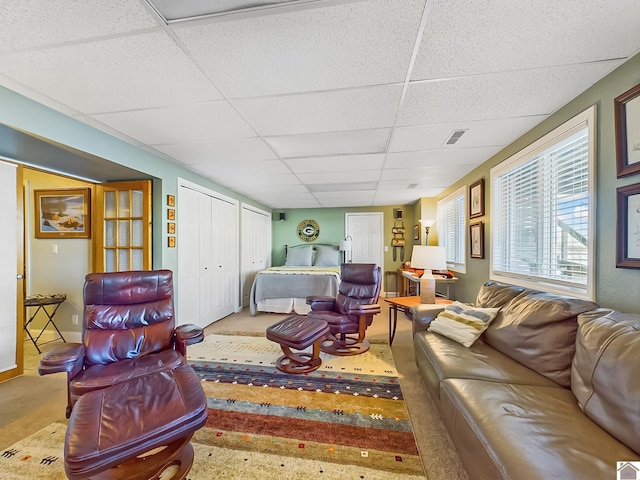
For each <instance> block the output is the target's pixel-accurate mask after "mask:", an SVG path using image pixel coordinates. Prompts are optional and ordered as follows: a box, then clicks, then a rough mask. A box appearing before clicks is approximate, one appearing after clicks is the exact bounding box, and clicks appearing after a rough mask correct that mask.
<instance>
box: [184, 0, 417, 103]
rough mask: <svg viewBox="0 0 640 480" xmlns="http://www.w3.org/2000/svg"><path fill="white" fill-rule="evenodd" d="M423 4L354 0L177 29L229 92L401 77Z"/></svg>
mask: <svg viewBox="0 0 640 480" xmlns="http://www.w3.org/2000/svg"><path fill="white" fill-rule="evenodd" d="M423 6H424V0H394V1H393V2H389V1H388V0H372V1H366V2H362V1H356V2H349V3H342V4H338V5H333V6H322V5H320V6H319V7H318V8H313V9H306V10H302V11H297V12H288V13H282V14H278V15H265V16H262V17H254V18H245V19H238V20H234V21H219V22H212V23H209V24H207V25H198V26H195V27H186V28H183V27H180V26H179V27H175V33H176V35H177V36H178V37H179V38H180V39H181V40H182V41H183V42H184V44H185V45H186V47H187V49H188V51H189V52H190V54H191V55H192V56H193V58H194V59H196V61H197V62H198V63H199V64H201V65H202V66H203V67H204V69H205V71H206V72H207V73H208V74H209V76H210V77H211V78H213V79H214V81H215V83H216V85H218V87H219V88H220V89H221V91H222V92H224V94H225V95H227V96H228V97H229V98H238V97H249V96H255V95H274V94H281V93H291V92H303V91H317V90H326V89H335V88H344V87H357V86H363V85H376V84H385V83H394V82H402V81H403V80H404V79H405V76H406V73H407V69H408V66H409V61H410V59H411V51H412V48H413V45H414V43H415V39H416V34H417V32H418V26H419V25H420V19H421V16H422V10H423ZM212 45H215V46H216V48H213V49H212V48H211V46H212Z"/></svg>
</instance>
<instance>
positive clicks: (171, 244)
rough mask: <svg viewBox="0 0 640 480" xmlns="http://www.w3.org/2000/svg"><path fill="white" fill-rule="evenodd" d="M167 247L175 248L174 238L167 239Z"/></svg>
mask: <svg viewBox="0 0 640 480" xmlns="http://www.w3.org/2000/svg"><path fill="white" fill-rule="evenodd" d="M167 247H169V248H176V237H167Z"/></svg>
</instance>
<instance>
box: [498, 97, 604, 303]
mask: <svg viewBox="0 0 640 480" xmlns="http://www.w3.org/2000/svg"><path fill="white" fill-rule="evenodd" d="M594 110H595V108H594V107H592V109H590V110H588V111H587V112H584V113H583V114H581V115H579V116H578V117H575V118H574V119H572V120H571V121H569V122H567V123H566V124H564V125H562V126H561V127H559V128H557V129H556V130H554V131H553V132H551V133H549V134H547V135H546V136H544V137H543V138H541V139H540V140H538V141H536V142H535V143H534V144H532V145H531V146H530V147H528V148H527V149H525V150H523V151H522V152H520V153H519V154H517V155H516V156H514V157H511V158H510V159H508V160H506V161H505V162H503V163H502V164H500V165H498V166H496V167H494V168H493V169H492V170H491V192H492V207H491V208H492V211H491V237H492V238H491V266H492V272H491V276H492V278H494V279H498V280H503V281H509V282H511V283H519V284H522V285H525V286H530V287H533V288H538V289H543V290H549V291H555V292H558V293H564V294H571V295H573V296H579V297H584V298H591V296H592V292H591V288H592V278H593V256H592V254H591V253H592V251H593V236H592V234H591V225H592V223H591V222H592V220H593V212H594V211H595V209H594V205H593V203H594V201H593V199H594V190H593V184H594V182H593V174H592V172H593V165H594V161H593V157H594V152H593V150H594V149H593V141H592V140H593V135H594V134H593V118H594V117H595V112H594Z"/></svg>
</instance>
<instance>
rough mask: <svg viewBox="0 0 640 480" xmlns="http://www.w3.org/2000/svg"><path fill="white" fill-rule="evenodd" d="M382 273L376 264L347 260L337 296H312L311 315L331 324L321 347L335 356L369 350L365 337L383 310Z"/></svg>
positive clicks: (309, 302) (309, 300)
mask: <svg viewBox="0 0 640 480" xmlns="http://www.w3.org/2000/svg"><path fill="white" fill-rule="evenodd" d="M381 283H382V272H381V270H380V267H378V266H377V265H375V264H373V263H343V264H342V266H341V280H340V286H339V287H338V295H337V297H335V298H334V297H327V296H310V297H307V304H309V305H310V306H311V311H310V312H309V313H308V314H307V315H308V317H309V318H313V319H318V320H324V321H326V322H327V323H328V324H329V335H328V337H327V339H326V340H325V341H324V342H323V343H322V345H321V347H320V348H321V349H322V351H323V352H325V353H330V354H333V355H357V354H360V353H364V352H366V351H367V350H369V342H368V341H367V340H366V339H365V334H366V331H367V327H368V326H369V325H371V323H372V322H373V316H374V315H376V314H377V313H380V305H378V304H377V302H378V297H379V296H380V287H381Z"/></svg>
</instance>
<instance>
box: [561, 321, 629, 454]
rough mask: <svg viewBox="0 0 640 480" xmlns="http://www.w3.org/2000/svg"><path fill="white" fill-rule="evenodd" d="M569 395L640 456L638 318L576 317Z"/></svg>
mask: <svg viewBox="0 0 640 480" xmlns="http://www.w3.org/2000/svg"><path fill="white" fill-rule="evenodd" d="M607 312H609V313H608V314H607V315H605V316H602V315H603V313H607ZM571 390H572V391H573V394H574V395H575V396H576V398H577V399H578V403H579V404H580V407H581V408H582V410H584V412H585V414H586V415H587V416H589V417H590V418H591V419H592V420H593V421H594V422H596V423H597V424H598V425H600V426H601V427H602V428H603V429H605V430H606V431H607V432H609V433H610V434H611V435H612V436H614V437H616V438H617V439H618V440H620V441H621V442H622V443H624V444H625V445H627V446H628V447H629V448H631V449H632V450H635V451H636V452H637V453H639V454H640V315H632V314H624V313H620V312H615V311H614V312H612V311H610V310H609V311H605V312H603V311H602V309H601V310H599V311H595V312H589V313H586V314H583V315H580V316H579V317H578V332H577V337H576V354H575V357H574V359H573V363H572V366H571Z"/></svg>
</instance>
